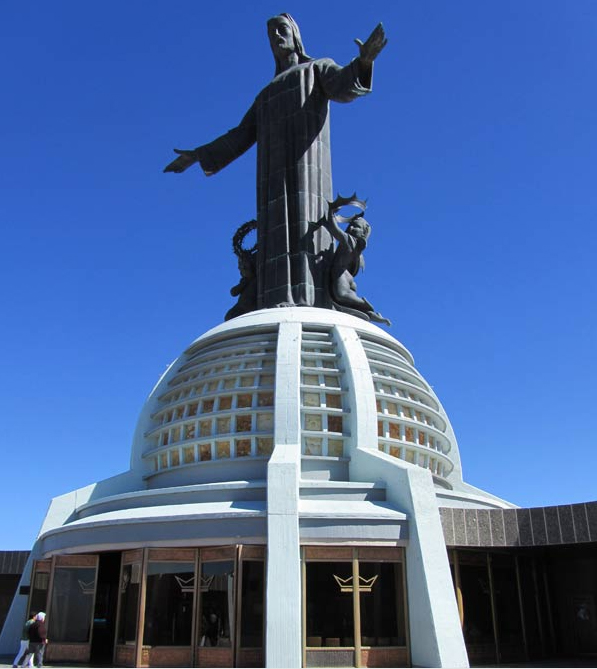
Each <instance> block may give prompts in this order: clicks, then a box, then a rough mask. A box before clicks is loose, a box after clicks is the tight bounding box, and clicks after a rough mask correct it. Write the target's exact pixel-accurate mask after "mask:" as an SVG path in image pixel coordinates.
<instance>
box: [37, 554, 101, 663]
mask: <svg viewBox="0 0 597 669" xmlns="http://www.w3.org/2000/svg"><path fill="white" fill-rule="evenodd" d="M97 566H98V556H97V555H59V556H57V557H55V558H54V571H53V576H52V583H51V589H50V593H49V595H50V599H49V605H48V611H47V621H46V626H47V629H48V638H49V639H51V641H52V643H51V644H49V645H48V647H47V651H46V654H47V657H46V659H47V661H48V662H54V663H55V662H60V661H68V662H89V658H90V656H91V636H92V629H93V611H94V605H95V592H96V586H97Z"/></svg>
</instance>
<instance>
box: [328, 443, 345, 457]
mask: <svg viewBox="0 0 597 669" xmlns="http://www.w3.org/2000/svg"><path fill="white" fill-rule="evenodd" d="M328 455H329V456H331V457H333V458H341V457H343V456H344V442H343V441H342V439H328Z"/></svg>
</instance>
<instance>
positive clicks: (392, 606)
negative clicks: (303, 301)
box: [0, 308, 594, 667]
mask: <svg viewBox="0 0 597 669" xmlns="http://www.w3.org/2000/svg"><path fill="white" fill-rule="evenodd" d="M518 511H519V510H517V509H515V508H514V507H513V505H511V504H509V503H507V502H505V501H504V500H501V499H499V498H496V497H494V496H492V495H490V494H488V493H485V492H483V491H481V490H479V489H477V488H474V487H472V486H470V485H468V484H466V483H464V481H463V479H462V469H461V464H460V457H459V452H458V445H457V442H456V438H455V436H454V432H453V430H452V427H451V425H450V421H449V419H448V417H447V415H446V413H445V411H444V410H443V408H442V405H441V403H440V401H439V399H438V398H437V396H436V395H435V393H434V392H433V390H432V388H431V387H430V386H429V384H428V383H427V382H426V381H425V379H424V378H423V377H422V376H421V374H420V373H419V372H418V371H417V370H416V368H415V366H414V361H413V358H412V356H411V354H410V353H409V351H408V350H407V349H406V348H405V347H404V346H403V345H402V344H400V342H398V341H397V340H395V339H394V338H393V337H391V336H390V335H388V334H387V333H386V332H384V331H383V330H381V329H380V328H378V327H376V326H374V325H372V324H370V323H367V322H365V321H363V320H361V319H358V318H355V317H353V316H350V315H347V314H341V313H338V312H333V311H329V310H322V309H315V308H286V309H269V310H264V311H259V312H253V313H251V314H247V315H244V316H240V317H237V318H235V319H233V320H231V321H229V322H227V323H225V324H222V325H220V326H218V327H216V328H214V329H213V330H210V331H209V332H207V333H206V334H204V335H203V336H201V337H199V339H197V340H196V341H195V342H194V343H193V344H192V345H191V346H190V347H189V348H188V349H187V350H186V351H185V352H184V353H183V354H182V355H181V356H180V357H179V358H178V359H177V360H175V361H174V362H173V363H172V365H170V367H169V368H168V370H167V371H166V372H165V374H164V375H163V376H162V378H161V379H160V380H159V381H158V383H157V384H156V386H155V388H154V389H153V391H152V393H151V394H150V396H149V398H148V400H147V401H146V403H145V405H144V407H143V409H142V412H141V415H140V417H139V421H138V426H137V429H136V433H135V436H134V440H133V446H132V452H131V464H130V469H129V470H128V471H127V472H124V473H122V474H120V475H117V476H115V477H113V478H110V479H107V480H104V481H99V482H97V483H95V484H93V485H91V486H87V487H86V488H81V489H79V490H76V491H73V492H70V493H67V494H65V495H63V496H61V497H58V498H55V499H54V500H53V501H52V504H51V506H50V509H49V511H48V514H47V516H46V518H45V520H44V523H43V526H42V528H41V531H40V533H39V536H38V539H37V541H36V543H35V546H34V547H33V549H32V552H31V556H30V558H29V560H28V562H27V565H26V567H25V570H24V572H23V576H22V580H21V587H20V589H19V591H18V593H17V595H16V596H15V599H14V601H13V604H12V606H11V609H10V612H9V615H8V618H7V621H6V624H5V626H4V629H3V631H2V636H1V637H0V652H6V653H10V652H11V649H10V648H11V644H13V643H14V639H15V638H18V634H19V631H20V628H21V626H22V622H23V620H24V618H25V616H26V614H27V613H28V611H31V610H43V609H45V610H46V611H47V613H48V627H49V637H50V638H51V640H52V643H51V644H50V645H49V646H48V649H47V653H48V661H50V662H51V661H54V662H57V661H71V662H72V661H80V662H89V661H94V662H98V661H99V662H105V663H109V662H111V663H114V664H117V665H120V666H210V667H213V666H229V667H232V666H275V667H297V666H392V667H395V666H413V665H414V666H430V667H431V666H468V655H467V647H468V649H469V653H471V649H472V657H473V659H476V658H481V659H483V658H486V657H489V656H490V655H491V653H492V652H493V653H494V657H497V658H507V657H509V655H508V653H510V655H512V653H511V652H510V650H509V649H510V648H511V647H512V648H513V647H514V646H516V644H517V643H518V642H516V641H512V640H511V639H510V636H511V635H510V636H509V632H507V630H506V628H505V627H504V624H505V623H504V621H505V620H506V616H504V613H503V610H505V609H503V610H501V612H500V608H499V607H500V606H501V604H500V602H502V600H504V601H506V602H509V605H511V604H512V601H515V602H516V601H519V602H520V599H521V598H523V599H524V600H525V601H526V600H527V599H528V597H527V594H526V593H528V592H530V590H529V589H528V587H527V586H528V585H529V583H530V584H534V585H533V587H534V590H533V595H532V596H533V597H534V600H533V601H535V602H538V603H539V604H538V606H540V605H541V602H544V601H545V597H546V595H545V590H540V588H539V586H538V585H537V583H539V581H540V579H541V578H543V577H540V576H538V574H542V573H544V572H541V569H542V568H543V567H541V566H537V563H534V562H533V561H532V558H530V557H529V556H528V554H526V553H524V549H525V546H524V545H522V544H521V543H520V540H519V539H520V537H521V536H523V535H522V534H521V533H520V532H518V535H517V536H518V539H516V542H514V543H513V540H512V536H513V535H512V533H511V532H510V529H509V528H510V524H509V520H508V519H511V518H512V517H514V518H517V519H518V518H519V516H517V513H518ZM591 513H592V511H591ZM512 514H514V516H512ZM520 518H522V516H520ZM587 518H588V516H587ZM499 519H501V521H500V520H499ZM531 520H532V519H531ZM499 522H501V523H502V530H501V534H500V531H499V529H497V528H498V525H499ZM521 522H523V521H521ZM587 522H588V521H587ZM591 522H593V521H591ZM517 527H518V526H517ZM531 527H532V525H531ZM546 528H547V525H546ZM591 528H593V525H590V524H588V525H587V532H588V535H587V536H588V537H589V540H590V538H591V536H592V535H591V532H592V531H594V529H591ZM519 529H520V528H519ZM475 531H476V534H475ZM508 532H510V534H508ZM450 533H451V534H450ZM461 534H462V536H461ZM523 534H524V533H523ZM487 536H488V537H489V539H490V541H489V542H488V541H486V538H487ZM533 536H535V535H533ZM463 537H464V539H465V541H464V542H463V541H462V538H463ZM500 537H503V541H502V540H501V539H500ZM507 537H508V540H507ZM546 537H547V529H546ZM508 541H510V543H508ZM471 542H472V543H471ZM446 546H448V548H449V550H448V551H447V550H446ZM514 546H516V547H517V550H519V551H523V552H522V553H516V554H514V553H513V552H512V549H513V547H514ZM529 549H530V548H529ZM502 554H503V555H504V556H505V557H500V556H501V555H502ZM529 560H530V562H529ZM541 564H544V562H542V563H541ZM533 565H534V566H533ZM513 574H514V580H513V579H512V575H513ZM484 579H485V580H484ZM516 579H518V580H516ZM538 579H539V580H538ZM485 582H486V583H487V586H486V587H485V586H483V587H482V589H481V595H479V594H478V592H477V590H478V588H479V583H485ZM513 582H514V583H516V584H517V589H516V591H515V592H514V591H512V592H510V590H508V592H509V593H510V594H509V595H508V597H506V598H505V599H504V597H505V595H504V593H505V592H506V590H505V588H506V584H509V585H508V587H510V589H511V586H512V583H513ZM525 584H526V585H525ZM523 585H525V587H526V590H524V592H525V594H523ZM483 588H484V589H483ZM483 593H485V594H483ZM512 593H514V594H512ZM484 597H489V601H490V608H489V612H488V610H487V607H486V606H485V605H486V603H487V602H486V601H485V599H484ZM513 597H514V599H512V598H513ZM542 598H543V599H542ZM529 601H530V600H529ZM464 602H468V603H469V604H470V607H471V609H470V610H476V608H479V610H482V611H483V612H484V613H483V615H482V616H481V617H480V618H479V620H480V621H481V622H479V623H477V624H476V625H474V626H473V625H472V624H471V622H472V621H471V617H470V616H469V615H468V613H469V611H467V609H466V608H464ZM581 603H582V602H580V600H579V601H578V602H577V605H578V606H580V604H581ZM585 604H586V605H587V606H588V607H589V608H590V606H591V604H590V602H589V601H588V600H587V602H585ZM521 606H522V605H520V606H519V607H518V609H517V610H518V612H519V614H520V615H521V616H522V618H521V621H528V622H526V628H525V635H526V636H525V638H524V639H523V640H522V642H521V643H518V645H517V648H519V649H520V648H523V649H526V650H525V652H526V653H527V654H528V653H531V654H532V653H533V652H534V650H533V649H534V648H535V646H533V643H535V641H536V638H537V634H539V633H538V632H537V633H535V632H533V630H538V629H542V630H543V637H541V636H540V635H539V641H541V638H543V647H545V638H546V632H545V630H546V629H547V627H546V626H547V625H549V624H550V623H549V621H548V620H547V619H544V618H541V616H539V618H537V616H535V618H533V620H532V621H531V618H532V616H529V615H526V614H525V613H524V609H523V608H521ZM592 611H593V613H590V612H589V615H594V604H593V609H592ZM500 620H501V622H499V621H500ZM546 621H547V622H546ZM551 624H552V625H553V624H554V618H553V616H552V619H551ZM541 626H543V627H541ZM488 634H489V636H488ZM465 641H466V646H465ZM492 644H493V645H492ZM539 645H541V644H539ZM473 647H474V648H473ZM492 649H493V650H492ZM517 652H518V653H519V654H520V650H519V651H517ZM496 653H497V655H496ZM490 661H492V660H490Z"/></svg>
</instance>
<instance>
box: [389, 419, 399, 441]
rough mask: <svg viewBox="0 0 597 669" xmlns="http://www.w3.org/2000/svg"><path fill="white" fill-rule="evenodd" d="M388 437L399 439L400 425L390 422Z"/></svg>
mask: <svg viewBox="0 0 597 669" xmlns="http://www.w3.org/2000/svg"><path fill="white" fill-rule="evenodd" d="M390 437H391V438H392V439H400V425H396V423H390Z"/></svg>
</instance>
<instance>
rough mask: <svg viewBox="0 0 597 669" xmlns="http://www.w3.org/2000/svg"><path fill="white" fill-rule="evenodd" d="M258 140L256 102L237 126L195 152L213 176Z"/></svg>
mask: <svg viewBox="0 0 597 669" xmlns="http://www.w3.org/2000/svg"><path fill="white" fill-rule="evenodd" d="M256 141H257V129H256V123H255V104H253V105H251V108H250V109H249V111H248V112H247V113H246V114H245V115H244V117H243V119H242V121H241V122H240V123H239V124H238V125H237V126H236V128H232V129H231V130H229V131H228V132H227V133H225V134H223V135H221V136H220V137H218V138H217V139H214V141H213V142H210V143H209V144H203V145H202V146H199V147H197V149H195V152H196V154H197V158H198V160H199V164H200V165H201V169H202V170H203V171H204V172H205V174H207V176H211V175H212V174H215V173H216V172H219V171H220V170H221V169H223V168H224V167H226V165H228V164H229V163H231V162H232V161H233V160H235V159H236V158H238V157H239V156H241V155H242V154H243V153H244V152H245V151H247V150H248V149H250V148H251V146H253V144H255V142H256Z"/></svg>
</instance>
